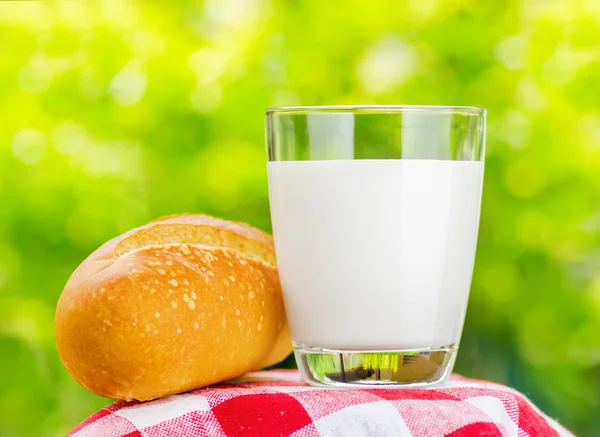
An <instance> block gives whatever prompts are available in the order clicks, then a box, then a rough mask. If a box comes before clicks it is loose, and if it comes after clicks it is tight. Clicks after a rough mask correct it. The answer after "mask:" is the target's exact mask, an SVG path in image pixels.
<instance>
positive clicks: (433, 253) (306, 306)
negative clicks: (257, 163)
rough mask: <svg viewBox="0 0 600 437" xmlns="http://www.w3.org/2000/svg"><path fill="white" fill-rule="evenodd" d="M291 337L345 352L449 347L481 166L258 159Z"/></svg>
mask: <svg viewBox="0 0 600 437" xmlns="http://www.w3.org/2000/svg"><path fill="white" fill-rule="evenodd" d="M268 176H269V195H270V202H271V216H272V222H273V234H274V237H275V249H276V253H277V263H278V267H279V275H280V279H281V285H282V289H283V292H284V299H285V305H286V311H287V316H288V321H289V324H290V329H291V333H292V338H293V339H294V341H295V342H298V343H302V344H304V345H308V346H311V347H320V348H328V349H352V350H361V349H362V350H406V349H421V348H438V347H442V346H449V345H454V344H456V343H458V341H459V338H460V334H461V331H462V325H463V321H464V316H465V311H466V306H467V300H468V296H469V288H470V285H471V276H472V270H473V263H474V258H475V248H476V242H477V231H478V226H479V211H480V202H481V188H482V180H483V163H482V162H474V161H436V160H330V161H326V160H323V161H283V162H269V163H268Z"/></svg>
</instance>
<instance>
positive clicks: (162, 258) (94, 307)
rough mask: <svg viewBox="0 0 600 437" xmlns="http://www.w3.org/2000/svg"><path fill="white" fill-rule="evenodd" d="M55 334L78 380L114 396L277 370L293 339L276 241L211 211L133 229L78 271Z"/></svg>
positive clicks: (163, 392)
mask: <svg viewBox="0 0 600 437" xmlns="http://www.w3.org/2000/svg"><path fill="white" fill-rule="evenodd" d="M55 334H56V344H57V347H58V353H59V355H60V357H61V359H62V362H63V364H64V365H65V367H66V368H67V370H68V371H69V373H70V374H71V375H72V376H73V378H75V379H76V380H77V381H78V382H79V383H80V384H81V385H83V386H84V387H85V388H87V389H89V390H90V391H92V392H94V393H96V394H98V395H100V396H106V397H109V398H114V399H125V400H133V399H137V400H140V401H145V400H150V399H155V398H159V397H163V396H167V395H171V394H174V393H181V392H185V391H189V390H192V389H195V388H199V387H203V386H206V385H210V384H213V383H216V382H220V381H223V380H226V379H229V378H233V377H236V376H239V375H241V374H243V373H245V372H248V371H252V370H256V369H260V368H262V367H266V366H269V365H273V364H275V363H277V362H279V361H281V360H282V359H284V358H285V357H286V356H287V355H288V354H289V353H290V352H291V340H290V336H289V331H288V327H287V321H286V317H285V311H284V307H283V301H282V296H281V289H280V285H279V277H278V274H277V269H276V264H275V253H274V249H273V241H272V238H271V236H269V235H267V234H265V233H263V232H261V231H259V230H258V229H255V228H253V227H251V226H249V225H246V224H243V223H234V222H229V221H226V220H220V219H216V218H213V217H209V216H205V215H181V216H174V217H167V218H163V219H159V220H157V221H154V222H151V223H150V224H148V225H146V226H142V227H140V228H137V229H134V230H132V231H130V232H128V233H126V234H124V235H122V236H120V237H117V238H115V239H113V240H111V241H109V242H107V243H106V244H104V245H103V246H101V247H100V248H99V249H98V250H96V251H95V252H94V253H92V254H91V255H90V256H89V257H88V258H87V259H86V260H85V261H84V262H83V263H82V264H81V265H80V266H79V267H78V268H77V269H76V270H75V272H74V273H73V275H72V276H71V278H70V279H69V281H68V282H67V285H66V287H65V289H64V291H63V293H62V295H61V296H60V299H59V301H58V306H57V309H56V319H55Z"/></svg>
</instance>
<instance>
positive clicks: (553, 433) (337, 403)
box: [69, 370, 573, 437]
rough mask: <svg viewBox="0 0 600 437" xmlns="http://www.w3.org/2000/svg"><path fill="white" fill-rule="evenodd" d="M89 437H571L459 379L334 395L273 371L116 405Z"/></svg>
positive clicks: (503, 393)
mask: <svg viewBox="0 0 600 437" xmlns="http://www.w3.org/2000/svg"><path fill="white" fill-rule="evenodd" d="M88 436H103V437H141V436H143V437H158V436H160V437H171V436H173V437H175V436H177V437H181V436H211V437H219V436H223V437H231V436H235V437H238V436H239V437H256V436H297V437H312V436H320V437H321V436H322V437H324V436H327V437H329V436H344V437H346V436H377V437H384V436H411V437H421V436H423V437H425V436H427V437H438V436H439V437H466V436H481V437H483V436H485V437H495V436H498V437H500V436H502V437H509V436H510V437H513V436H514V437H558V436H560V437H563V436H570V437H572V436H573V435H572V434H571V433H570V432H568V431H567V430H566V429H564V428H563V427H562V426H560V425H559V424H558V423H557V422H555V421H554V420H552V419H550V418H549V417H547V416H545V415H544V414H543V413H542V412H541V411H539V410H538V409H537V408H536V407H535V406H534V405H533V404H532V403H531V402H530V401H529V400H528V399H526V398H525V397H524V396H523V395H522V394H520V393H519V392H517V391H515V390H512V389H510V388H507V387H504V386H502V385H498V384H492V383H489V382H484V381H476V380H472V379H466V378H463V377H460V376H457V375H453V376H452V378H451V379H450V381H449V382H448V383H447V384H445V385H444V386H443V387H438V388H435V389H389V388H387V389H386V388H365V389H335V388H331V389H330V388H319V387H311V386H308V385H306V384H305V383H304V382H302V380H301V379H300V376H299V375H298V372H297V371H293V370H274V371H266V372H254V373H249V374H248V375H246V376H244V377H242V378H238V379H235V380H232V381H228V382H226V383H223V384H219V385H215V386H212V387H207V388H203V389H200V390H195V391H193V392H190V393H184V394H180V395H175V396H170V397H168V398H164V399H159V400H155V401H151V402H145V403H140V402H123V401H118V402H115V403H114V404H112V405H109V406H108V407H106V408H104V409H102V410H100V411H99V412H97V413H96V414H94V415H93V416H91V417H90V418H88V419H87V420H86V421H84V422H83V423H82V424H81V425H79V426H78V427H77V428H75V429H74V430H73V431H71V433H70V434H69V437H88Z"/></svg>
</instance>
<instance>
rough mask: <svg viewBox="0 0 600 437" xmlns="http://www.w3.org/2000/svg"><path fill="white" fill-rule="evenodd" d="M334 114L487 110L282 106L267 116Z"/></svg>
mask: <svg viewBox="0 0 600 437" xmlns="http://www.w3.org/2000/svg"><path fill="white" fill-rule="evenodd" d="M332 112H350V113H372V114H393V113H397V114H401V113H403V112H431V113H455V114H468V115H485V114H486V110H485V108H480V107H477V106H444V105H441V106H436V105H326V106H282V107H278V108H269V109H267V110H266V111H265V114H266V115H273V114H284V115H285V114H322V113H332Z"/></svg>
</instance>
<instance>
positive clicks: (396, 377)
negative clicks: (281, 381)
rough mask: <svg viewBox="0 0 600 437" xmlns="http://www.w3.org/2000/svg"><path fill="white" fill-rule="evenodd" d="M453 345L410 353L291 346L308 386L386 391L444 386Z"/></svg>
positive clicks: (406, 351)
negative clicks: (382, 388)
mask: <svg viewBox="0 0 600 437" xmlns="http://www.w3.org/2000/svg"><path fill="white" fill-rule="evenodd" d="M456 349H457V348H456V347H455V346H454V345H451V346H446V347H441V348H425V349H413V350H384V351H365V350H340V349H323V348H316V347H310V346H307V345H304V344H301V343H297V342H294V354H295V356H296V362H297V364H298V369H299V370H300V373H301V375H302V378H303V379H304V380H305V381H306V382H307V383H309V384H311V385H319V386H323V385H325V386H340V387H349V386H350V387H351V386H355V387H365V386H382V387H390V388H399V387H424V386H430V385H434V384H440V383H443V382H445V381H446V380H447V379H448V377H449V376H450V372H451V371H452V367H453V365H454V360H455V358H456V352H457V351H456Z"/></svg>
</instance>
